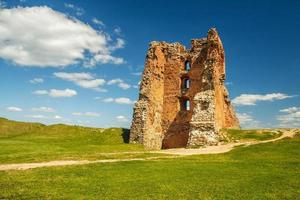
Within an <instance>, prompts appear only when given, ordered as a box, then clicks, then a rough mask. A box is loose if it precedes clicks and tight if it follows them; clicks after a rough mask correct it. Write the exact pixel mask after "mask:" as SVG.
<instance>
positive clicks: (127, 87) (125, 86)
mask: <svg viewBox="0 0 300 200" xmlns="http://www.w3.org/2000/svg"><path fill="white" fill-rule="evenodd" d="M118 86H119V87H120V88H122V89H123V90H127V89H129V88H130V87H131V86H130V85H129V84H127V83H119V84H118Z"/></svg>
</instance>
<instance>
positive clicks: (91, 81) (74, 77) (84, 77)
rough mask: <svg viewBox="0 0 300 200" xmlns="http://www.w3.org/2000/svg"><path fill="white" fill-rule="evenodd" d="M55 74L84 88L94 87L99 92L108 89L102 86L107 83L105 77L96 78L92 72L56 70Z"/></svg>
mask: <svg viewBox="0 0 300 200" xmlns="http://www.w3.org/2000/svg"><path fill="white" fill-rule="evenodd" d="M54 76H56V77H58V78H61V79H63V80H66V81H71V82H73V83H75V84H76V85H78V86H80V87H82V88H88V89H94V90H96V91H99V92H105V91H106V90H105V89H103V88H101V87H100V86H102V85H104V84H105V80H104V79H96V78H95V77H94V76H93V75H92V74H90V73H84V72H82V73H66V72H55V73H54Z"/></svg>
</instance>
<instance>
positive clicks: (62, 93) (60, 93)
mask: <svg viewBox="0 0 300 200" xmlns="http://www.w3.org/2000/svg"><path fill="white" fill-rule="evenodd" d="M33 94H36V95H48V96H50V97H54V98H56V97H72V96H75V95H77V92H76V91H75V90H71V89H69V88H67V89H65V90H57V89H50V90H49V91H48V90H36V91H34V92H33Z"/></svg>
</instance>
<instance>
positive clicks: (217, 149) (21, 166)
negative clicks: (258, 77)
mask: <svg viewBox="0 0 300 200" xmlns="http://www.w3.org/2000/svg"><path fill="white" fill-rule="evenodd" d="M295 133H296V130H289V131H285V132H283V133H282V135H281V136H280V137H278V138H274V139H271V140H264V141H249V142H237V143H228V144H224V145H218V146H209V147H205V148H200V149H184V148H178V149H166V150H160V151H150V152H147V151H144V152H143V151H141V152H125V153H132V154H138V153H161V154H168V155H166V156H159V157H158V156H156V157H148V158H124V159H105V160H94V161H91V160H56V161H50V162H41V163H18V164H2V165H0V171H6V170H27V169H33V168H39V167H52V166H67V165H85V164H92V163H113V162H125V161H145V160H157V159H162V158H175V157H181V156H188V155H197V154H220V153H226V152H229V151H231V150H232V149H233V148H234V147H237V146H241V145H244V146H249V145H254V144H261V143H268V142H274V141H277V140H281V139H283V138H286V137H293V136H294V135H295ZM109 154H124V152H121V153H107V155H109Z"/></svg>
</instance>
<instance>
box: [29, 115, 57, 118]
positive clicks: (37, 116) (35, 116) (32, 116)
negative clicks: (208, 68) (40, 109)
mask: <svg viewBox="0 0 300 200" xmlns="http://www.w3.org/2000/svg"><path fill="white" fill-rule="evenodd" d="M26 117H28V118H33V119H63V117H62V116H59V115H54V116H46V115H26Z"/></svg>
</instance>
